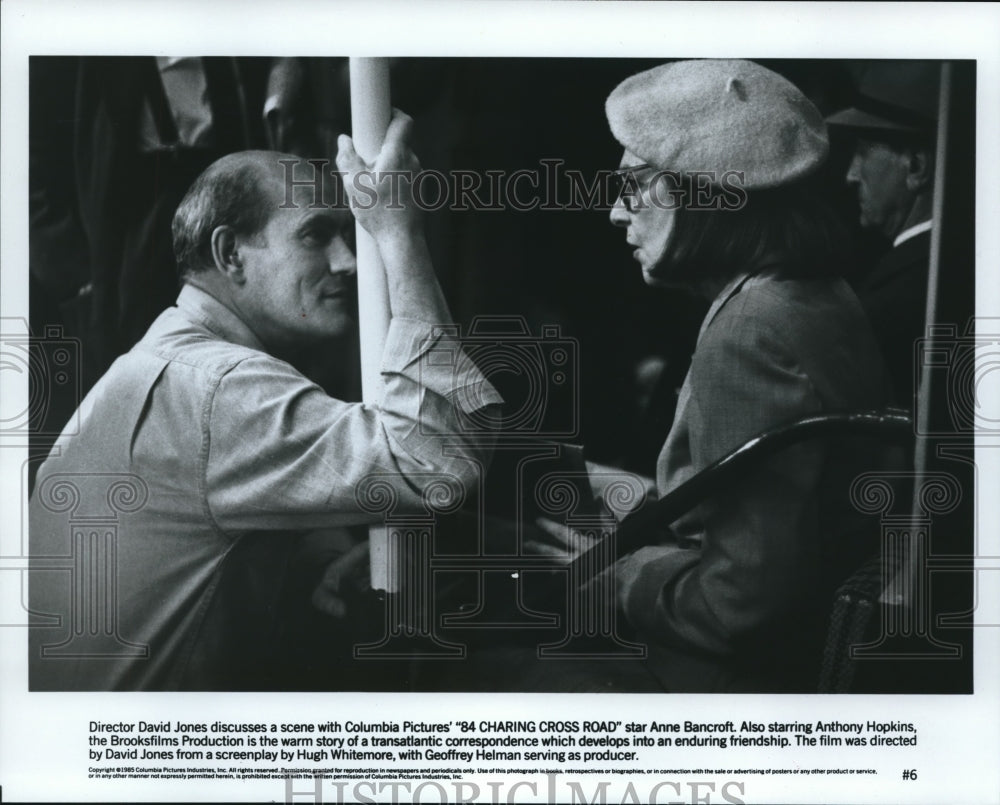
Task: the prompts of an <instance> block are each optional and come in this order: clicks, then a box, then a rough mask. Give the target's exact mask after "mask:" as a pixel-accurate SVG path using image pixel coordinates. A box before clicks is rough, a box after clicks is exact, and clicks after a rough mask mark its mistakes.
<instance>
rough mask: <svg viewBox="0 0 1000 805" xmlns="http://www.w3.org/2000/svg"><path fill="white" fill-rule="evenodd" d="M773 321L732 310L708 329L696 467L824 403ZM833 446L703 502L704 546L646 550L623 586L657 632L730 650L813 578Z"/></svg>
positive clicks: (696, 368)
mask: <svg viewBox="0 0 1000 805" xmlns="http://www.w3.org/2000/svg"><path fill="white" fill-rule="evenodd" d="M787 338H788V335H787V334H783V333H781V332H780V331H779V330H777V329H776V328H775V325H774V324H773V323H768V322H763V321H761V320H760V319H755V318H752V317H744V316H730V317H727V321H726V322H725V323H723V326H721V327H715V326H713V327H712V328H711V329H710V330H708V331H706V338H705V343H702V344H699V347H698V351H697V352H696V354H695V357H694V359H693V360H692V366H691V370H690V371H691V377H690V380H691V399H690V401H689V403H688V409H687V413H686V415H687V417H688V424H689V430H690V434H691V435H690V441H691V462H692V466H693V469H694V471H695V472H697V471H700V470H702V469H704V468H705V467H707V466H708V465H709V464H711V463H712V462H714V461H716V460H717V459H719V458H721V457H723V456H724V455H726V454H727V453H729V452H730V451H731V450H733V449H734V448H736V447H738V446H739V445H741V444H743V443H744V442H746V441H747V440H749V439H750V438H752V437H753V436H756V435H757V434H759V433H761V432H762V431H765V430H767V429H769V428H772V427H774V426H777V425H781V424H784V423H787V422H789V421H792V420H794V419H797V418H799V417H801V416H804V415H806V414H809V413H815V412H816V411H818V410H819V409H820V407H821V404H820V400H819V397H818V396H817V394H816V391H815V389H814V388H813V385H812V383H811V382H810V379H809V377H808V376H807V375H806V374H805V372H804V371H803V370H802V368H801V367H800V366H798V365H797V364H796V361H795V359H794V357H793V356H792V350H790V349H789V348H788V346H787V341H786V339H787ZM824 451H825V448H824V447H823V446H822V445H820V444H818V443H803V444H800V445H796V446H793V447H790V448H787V449H785V450H783V451H782V452H780V453H779V454H777V455H776V456H774V457H773V458H771V459H769V460H767V461H765V462H763V464H762V465H760V466H758V467H757V468H755V469H754V471H753V472H751V473H748V475H747V477H746V478H744V479H743V480H741V481H740V482H739V483H737V484H734V485H733V486H732V487H730V488H727V489H726V490H724V491H723V492H721V493H720V494H719V495H717V496H716V497H714V498H713V499H710V500H708V501H706V502H705V503H703V504H702V505H701V506H700V507H699V508H698V509H697V510H696V512H695V520H696V522H698V521H700V531H701V533H700V534H696V540H697V539H698V538H699V537H700V542H701V545H700V548H679V547H677V546H663V549H662V550H660V551H658V552H647V553H646V556H647V557H648V561H646V562H644V563H643V564H642V565H641V567H639V568H637V569H633V572H632V573H630V574H629V576H630V581H629V584H630V588H629V589H627V590H624V591H623V597H624V600H625V608H626V615H627V617H628V618H629V620H630V621H631V622H632V623H633V624H634V625H635V626H637V627H638V628H639V629H640V630H641V631H643V632H644V633H645V634H646V635H647V636H648V637H649V638H651V639H654V640H657V641H658V642H662V643H665V644H667V645H671V646H674V647H679V648H686V649H690V648H691V647H692V646H693V647H695V648H697V649H698V650H701V651H707V652H710V653H712V654H722V655H725V654H729V653H731V652H732V651H734V650H735V649H737V648H738V647H740V646H741V645H743V644H745V643H747V642H749V641H751V640H752V639H753V638H754V637H755V636H756V635H758V634H759V633H760V630H761V629H766V628H767V627H768V626H769V625H770V624H771V623H773V619H774V617H775V615H777V614H778V613H779V612H781V611H782V610H785V611H787V608H788V607H790V606H793V605H794V602H796V601H798V600H800V596H801V595H802V594H803V592H804V590H805V589H806V588H807V586H808V584H809V579H810V578H813V577H814V576H815V570H816V567H815V566H816V562H817V547H816V544H817V539H816V535H817V531H818V485H819V483H820V473H821V471H822V466H823V460H824Z"/></svg>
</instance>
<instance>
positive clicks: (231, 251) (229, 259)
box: [212, 225, 246, 285]
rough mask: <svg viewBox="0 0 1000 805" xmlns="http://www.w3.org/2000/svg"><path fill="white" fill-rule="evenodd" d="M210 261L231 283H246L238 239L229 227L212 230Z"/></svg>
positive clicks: (218, 227)
mask: <svg viewBox="0 0 1000 805" xmlns="http://www.w3.org/2000/svg"><path fill="white" fill-rule="evenodd" d="M212 261H213V262H214V263H215V267H216V268H217V269H218V270H219V271H221V272H222V273H223V274H225V275H226V276H227V277H228V278H229V279H231V280H232V281H233V282H235V283H237V284H239V285H242V284H243V283H244V282H246V275H245V274H244V273H243V259H242V258H241V257H240V251H239V238H237V236H236V232H235V231H234V230H233V228H232V227H231V226H225V225H223V226H217V227H215V229H214V230H212Z"/></svg>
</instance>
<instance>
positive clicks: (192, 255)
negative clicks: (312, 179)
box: [171, 151, 298, 279]
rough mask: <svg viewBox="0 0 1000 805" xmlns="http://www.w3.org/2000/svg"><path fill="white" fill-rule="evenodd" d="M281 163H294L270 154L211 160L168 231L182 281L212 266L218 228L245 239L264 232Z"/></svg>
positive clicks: (248, 153) (278, 184) (250, 153)
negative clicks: (213, 234)
mask: <svg viewBox="0 0 1000 805" xmlns="http://www.w3.org/2000/svg"><path fill="white" fill-rule="evenodd" d="M283 159H291V160H296V161H298V158H297V157H295V156H293V155H291V154H281V153H278V152H275V151H240V152H238V153H235V154H227V155H226V156H224V157H222V158H221V159H218V160H216V161H215V162H213V163H212V164H211V165H209V166H208V167H207V168H206V169H205V170H204V172H202V174H201V175H200V176H199V177H198V178H197V179H195V181H194V184H192V185H191V187H190V189H189V190H188V192H187V194H186V195H185V196H184V198H183V199H182V200H181V203H180V205H179V206H178V207H177V212H176V213H174V220H173V224H172V226H171V230H172V233H173V244H174V256H175V258H176V259H177V271H178V273H179V275H180V277H181V279H184V278H185V277H187V276H189V275H191V274H195V273H198V272H200V271H205V270H207V269H209V268H211V267H212V266H213V264H214V263H213V259H212V232H213V231H214V230H215V229H216V228H217V227H219V226H229V227H231V228H232V229H233V231H234V232H235V233H236V234H239V235H244V236H247V237H249V236H253V235H255V234H257V233H259V232H260V231H261V230H262V229H263V228H264V226H265V225H266V224H267V221H268V219H269V218H270V216H271V214H272V212H273V211H274V208H275V207H276V206H277V205H278V204H280V203H281V199H282V195H281V189H282V184H281V183H282V177H283V175H284V173H283V166H282V165H281V163H280V161H279V160H283ZM276 199H278V200H276Z"/></svg>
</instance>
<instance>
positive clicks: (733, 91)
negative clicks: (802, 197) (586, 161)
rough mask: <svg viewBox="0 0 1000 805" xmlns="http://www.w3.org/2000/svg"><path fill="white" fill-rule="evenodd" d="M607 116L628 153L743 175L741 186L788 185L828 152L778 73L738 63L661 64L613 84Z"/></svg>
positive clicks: (798, 97)
mask: <svg viewBox="0 0 1000 805" xmlns="http://www.w3.org/2000/svg"><path fill="white" fill-rule="evenodd" d="M605 112H606V113H607V116H608V123H609V124H610V126H611V132H612V134H614V136H615V139H617V140H618V142H620V143H621V144H622V145H623V146H624V147H625V148H626V149H627V150H629V151H631V152H632V153H633V154H635V155H636V156H637V157H639V158H640V159H642V160H643V161H644V162H646V163H649V164H650V165H654V166H655V167H657V168H660V169H661V170H673V171H678V172H681V173H688V172H691V171H715V172H716V174H717V175H719V176H721V174H722V173H724V172H726V171H742V172H743V174H744V176H743V185H742V186H743V187H744V188H746V189H748V190H752V189H763V188H768V187H777V186H779V185H783V184H787V183H789V182H791V181H794V180H795V179H798V178H799V177H801V176H805V175H806V174H808V173H810V172H811V171H812V170H814V169H815V168H816V167H818V166H819V165H820V164H821V163H822V162H823V160H824V159H826V155H827V153H828V151H829V147H830V145H829V139H828V137H827V132H826V124H825V123H824V122H823V117H822V115H820V113H819V110H817V109H816V107H815V106H813V104H812V102H811V101H810V100H809V99H808V98H806V96H805V95H803V94H802V93H801V92H800V91H799V90H798V89H797V88H796V87H795V85H794V84H792V83H791V82H790V81H788V80H787V79H785V78H782V77H781V76H780V75H778V74H777V73H774V72H772V71H771V70H768V69H767V68H765V67H761V66H760V65H759V64H754V63H753V62H751V61H744V60H739V59H698V60H691V61H678V62H672V63H669V64H661V65H660V66H658V67H654V68H653V69H651V70H646V71H645V72H642V73H637V74H636V75H633V76H631V77H629V78H627V79H625V80H624V81H623V82H622V83H621V84H619V85H618V86H617V87H615V89H614V91H613V92H612V93H611V94H610V95H609V96H608V100H607V102H606V104H605Z"/></svg>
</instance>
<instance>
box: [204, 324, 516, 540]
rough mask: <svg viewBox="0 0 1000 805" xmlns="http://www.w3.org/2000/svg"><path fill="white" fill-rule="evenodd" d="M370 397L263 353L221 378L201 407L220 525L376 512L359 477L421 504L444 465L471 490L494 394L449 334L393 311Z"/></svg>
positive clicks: (326, 519) (212, 500) (410, 504)
mask: <svg viewBox="0 0 1000 805" xmlns="http://www.w3.org/2000/svg"><path fill="white" fill-rule="evenodd" d="M382 377H383V394H382V400H381V404H380V405H379V406H378V407H374V406H369V405H365V404H362V403H346V402H343V401H341V400H337V399H334V398H332V397H330V396H328V395H327V394H326V393H325V392H324V391H323V390H322V389H321V388H320V387H319V386H317V385H315V384H314V383H312V382H311V381H309V380H308V379H307V378H305V377H304V376H303V375H302V374H300V373H299V372H298V371H296V370H295V369H294V368H293V367H292V366H290V365H289V364H287V363H285V362H283V361H280V360H277V359H275V358H273V357H271V356H268V355H265V354H261V355H259V356H254V357H250V358H247V359H245V360H243V361H241V362H240V363H239V364H237V365H236V366H235V367H234V368H233V369H231V370H230V371H229V372H227V373H226V374H225V375H223V376H222V378H221V379H220V381H219V383H218V385H217V387H216V389H215V393H214V395H212V397H211V399H210V401H209V410H208V411H206V413H205V416H206V419H207V423H208V433H209V444H208V447H207V455H206V457H205V462H204V489H205V499H206V501H207V506H208V510H209V513H210V515H211V516H212V517H213V518H214V520H215V522H216V524H217V525H218V527H219V528H220V529H221V530H223V531H227V532H230V531H245V530H257V529H278V528H295V529H300V528H315V527H322V526H335V525H350V524H357V523H365V522H375V521H376V520H379V519H381V517H380V515H379V514H378V513H373V512H372V511H371V510H370V509H369V508H366V506H365V505H362V501H361V500H360V497H361V496H362V495H363V492H362V486H363V482H364V481H365V480H366V479H368V478H370V477H371V476H378V477H379V479H380V480H381V481H384V482H385V483H388V485H389V487H390V488H391V490H392V494H393V495H394V496H395V497H396V503H395V506H396V508H397V509H398V510H401V511H402V510H406V509H410V510H413V509H418V508H419V507H420V506H421V495H422V492H423V489H424V488H425V487H426V486H428V485H429V484H431V483H433V482H434V480H435V478H438V477H440V475H442V474H444V475H450V476H453V478H454V481H455V482H457V483H458V484H460V485H461V486H462V487H464V488H465V489H468V488H470V487H472V486H474V485H475V484H476V482H477V481H478V478H479V475H480V471H481V467H482V466H483V465H484V464H485V463H486V462H487V461H488V460H489V456H490V445H491V440H490V439H489V436H488V433H487V432H486V431H487V429H486V428H485V427H483V423H488V422H489V421H491V418H492V419H493V420H495V416H493V417H491V415H490V411H491V410H492V409H493V408H494V406H498V405H499V404H500V403H501V402H502V400H501V398H500V396H499V395H498V394H497V392H496V390H495V389H494V388H493V387H492V385H490V383H489V381H487V380H486V378H485V377H484V376H483V374H482V373H481V372H480V371H479V369H478V368H476V366H475V364H473V363H472V361H470V360H469V359H468V358H467V357H466V356H465V354H464V353H463V352H462V350H461V346H460V344H459V343H458V342H457V341H456V340H455V339H454V338H452V337H451V336H449V335H447V334H445V333H442V332H440V331H438V330H437V329H436V328H432V327H431V326H429V325H427V324H424V323H421V322H416V321H412V320H406V319H393V320H392V322H391V324H390V327H389V332H388V335H387V338H386V345H385V350H384V353H383V363H382Z"/></svg>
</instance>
